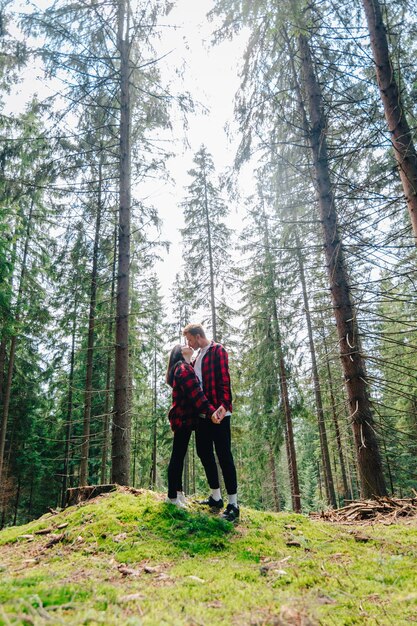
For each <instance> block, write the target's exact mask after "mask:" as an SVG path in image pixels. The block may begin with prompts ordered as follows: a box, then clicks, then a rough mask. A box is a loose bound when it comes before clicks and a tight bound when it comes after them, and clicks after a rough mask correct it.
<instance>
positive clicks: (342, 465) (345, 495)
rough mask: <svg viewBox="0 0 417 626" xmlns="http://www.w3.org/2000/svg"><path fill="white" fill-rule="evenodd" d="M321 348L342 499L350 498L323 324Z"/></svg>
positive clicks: (350, 492)
mask: <svg viewBox="0 0 417 626" xmlns="http://www.w3.org/2000/svg"><path fill="white" fill-rule="evenodd" d="M323 348H324V354H325V360H326V370H327V381H328V385H329V395H330V405H331V409H332V415H333V424H334V430H335V434H336V444H337V452H338V455H339V465H340V473H341V475H342V484H343V499H344V500H351V499H352V490H351V489H350V488H349V487H348V481H347V477H346V466H345V459H344V455H343V445H342V437H341V436H340V428H339V420H338V417H337V409H336V401H335V397H334V391H333V378H332V372H331V369H330V360H329V354H328V351H327V345H326V338H325V336H324V326H323Z"/></svg>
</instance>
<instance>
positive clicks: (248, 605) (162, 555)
mask: <svg viewBox="0 0 417 626" xmlns="http://www.w3.org/2000/svg"><path fill="white" fill-rule="evenodd" d="M42 531H43V534H42ZM410 623H417V519H416V518H415V517H414V518H409V519H404V520H402V521H399V522H398V523H395V524H393V523H391V522H387V523H383V522H382V523H381V522H378V523H375V524H369V522H368V523H367V524H366V525H363V526H361V525H360V524H358V525H354V526H352V525H344V524H340V523H334V522H328V521H322V520H319V519H310V518H309V517H307V516H304V515H295V514H292V513H269V512H260V511H255V510H252V509H249V508H246V507H242V510H241V520H240V523H239V524H238V525H237V526H235V527H233V526H232V524H230V523H228V522H225V521H224V520H221V519H220V518H219V517H218V516H215V515H211V514H210V513H205V512H203V511H202V510H201V507H200V508H199V507H198V505H194V507H193V509H192V510H191V511H190V512H187V511H183V510H178V509H176V508H175V507H173V506H172V505H169V504H165V503H164V502H163V496H162V495H160V494H155V493H152V492H149V491H137V492H135V493H133V492H131V491H129V490H128V489H123V488H120V489H119V490H118V491H116V492H113V493H109V494H106V495H103V496H100V497H97V498H95V499H93V500H90V501H88V502H86V503H83V504H79V505H77V506H72V507H69V508H67V509H65V510H63V511H60V512H58V513H48V514H46V515H44V516H43V517H42V518H40V519H39V520H36V521H33V522H31V523H30V524H27V525H25V526H20V527H12V528H8V529H5V530H3V531H1V532H0V624H1V625H2V626H3V625H7V626H9V625H16V624H22V625H25V626H26V625H30V626H32V625H34V626H36V625H38V624H42V625H43V624H51V625H55V624H57V625H58V624H71V625H74V626H75V625H79V624H90V625H95V624H105V625H106V626H107V625H108V626H111V625H115V626H116V625H117V626H141V625H144V626H147V625H158V626H159V625H168V624H169V625H188V626H197V625H210V626H211V625H216V624H228V625H236V626H237V625H246V624H247V625H253V626H261V625H275V626H285V625H290V624H291V625H297V626H312V625H315V624H320V625H328V624H329V625H330V624H331V625H336V626H340V625H344V624H366V625H371V624H372V625H374V624H375V625H381V624H382V625H385V624H392V625H394V626H402V625H405V624H410Z"/></svg>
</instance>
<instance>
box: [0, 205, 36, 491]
mask: <svg viewBox="0 0 417 626" xmlns="http://www.w3.org/2000/svg"><path fill="white" fill-rule="evenodd" d="M33 207H34V201H33V200H31V203H30V209H29V215H28V219H27V227H26V236H25V245H24V249H23V258H22V266H21V270H20V279H19V288H18V292H17V298H16V306H15V311H16V314H15V318H14V319H15V331H14V333H13V336H12V338H11V344H10V353H9V363H8V370H7V379H6V385H5V389H4V397H3V419H2V422H1V426H0V491H1V483H2V476H3V462H4V449H5V445H6V432H7V422H8V419H9V408H10V397H11V391H12V382H13V370H14V361H15V356H16V344H17V334H16V333H18V332H19V329H18V326H19V322H20V305H21V302H22V295H23V287H24V281H25V275H26V261H27V255H28V250H29V240H30V229H31V226H32V214H33Z"/></svg>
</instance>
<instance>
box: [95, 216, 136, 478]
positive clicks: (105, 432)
mask: <svg viewBox="0 0 417 626" xmlns="http://www.w3.org/2000/svg"><path fill="white" fill-rule="evenodd" d="M116 261H117V222H116V224H115V226H114V238H113V265H112V281H111V290H110V314H109V331H108V335H109V341H110V342H111V341H112V339H113V322H114V320H113V315H114V294H115V289H116ZM111 366H112V352H111V350H109V351H108V354H107V367H106V397H105V401H104V421H103V447H102V451H101V472H100V475H101V481H100V482H101V484H102V485H104V484H105V482H106V473H107V457H108V453H109V425H110V419H111V411H110V395H111V394H110V385H111ZM133 486H134V485H133Z"/></svg>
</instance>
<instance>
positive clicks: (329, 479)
mask: <svg viewBox="0 0 417 626" xmlns="http://www.w3.org/2000/svg"><path fill="white" fill-rule="evenodd" d="M295 236H296V247H297V259H298V267H299V270H300V282H301V289H302V292H303V302H304V312H305V317H306V322H307V332H308V343H309V348H310V356H311V371H312V375H313V384H314V396H315V400H316V412H317V424H318V430H319V438H320V449H321V458H322V463H323V472H324V478H325V488H326V497H327V502H328V504H329V505H330V506H332V507H334V508H336V506H337V502H336V494H335V490H334V483H333V475H332V468H331V465H330V455H329V445H328V442H327V433H326V424H325V421H324V411H323V401H322V395H321V386H320V378H319V370H318V367H317V358H316V348H315V345H314V339H313V328H312V324H311V314H310V305H309V302H308V294H307V286H306V279H305V272H304V261H303V258H302V255H301V249H300V241H299V238H298V233H297V232H296V235H295Z"/></svg>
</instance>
